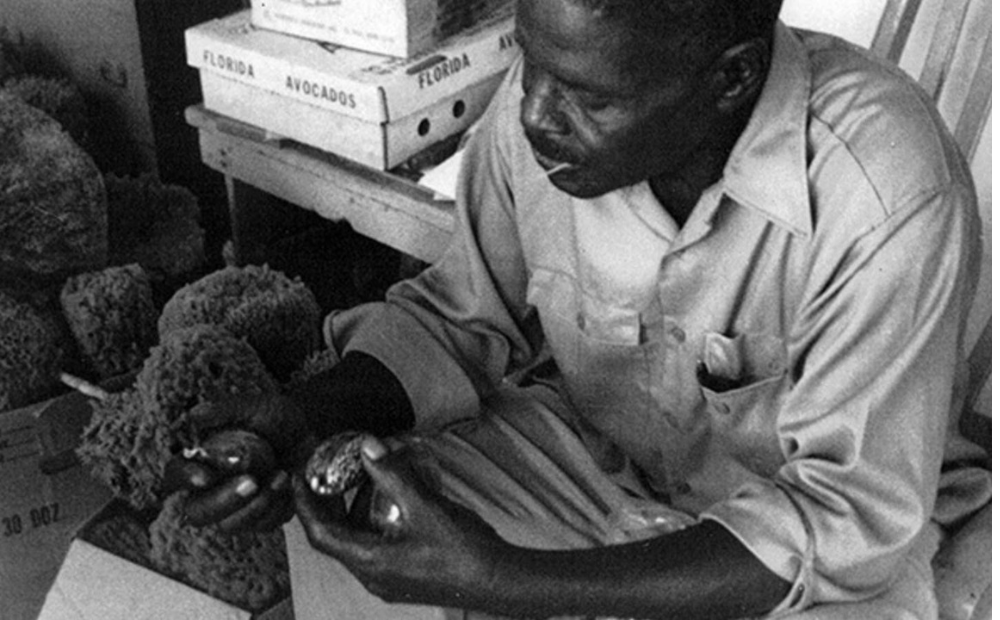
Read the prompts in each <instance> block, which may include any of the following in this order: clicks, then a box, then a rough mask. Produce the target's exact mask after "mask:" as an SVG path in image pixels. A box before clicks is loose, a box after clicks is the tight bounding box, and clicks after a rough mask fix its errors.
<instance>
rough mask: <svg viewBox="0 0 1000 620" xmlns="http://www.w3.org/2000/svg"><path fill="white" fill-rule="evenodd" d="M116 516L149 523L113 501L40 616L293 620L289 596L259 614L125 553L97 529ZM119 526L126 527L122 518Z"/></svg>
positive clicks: (88, 531)
mask: <svg viewBox="0 0 1000 620" xmlns="http://www.w3.org/2000/svg"><path fill="white" fill-rule="evenodd" d="M112 518H118V519H127V520H129V522H130V523H135V524H136V526H137V527H145V526H146V525H148V522H149V518H148V517H143V516H141V515H138V514H137V513H136V512H135V511H133V510H131V509H130V508H129V507H128V506H127V505H125V504H124V503H122V502H121V501H120V500H112V501H111V502H108V503H107V504H106V505H105V507H104V509H103V510H101V511H100V512H99V513H97V514H96V515H95V516H94V517H93V518H92V519H91V520H90V521H88V522H87V523H86V524H85V525H84V526H83V527H82V528H81V529H80V531H79V533H78V535H77V537H76V538H75V539H74V540H73V542H72V544H71V545H70V547H69V552H68V553H67V554H66V559H65V561H64V562H63V564H62V567H61V568H60V570H59V574H58V576H57V577H56V579H55V582H54V583H53V584H52V587H51V589H50V590H49V592H48V595H47V596H46V598H45V605H44V607H43V608H42V611H41V614H40V615H39V616H38V620H68V619H73V620H76V619H79V620H98V619H99V620H137V619H148V620H173V619H177V620H182V619H183V620H189V619H192V618H198V619H200V618H211V619H213V620H293V619H294V617H295V616H294V613H293V611H292V603H291V600H290V599H287V598H286V599H284V600H282V601H280V602H278V603H276V604H275V605H274V606H272V607H270V608H269V609H267V610H265V611H263V612H258V613H256V614H255V613H252V612H250V611H248V610H245V609H241V608H239V607H237V606H235V605H231V604H229V603H226V602H224V601H220V600H218V599H216V598H213V597H212V596H210V595H208V594H206V593H204V592H202V591H200V590H198V589H196V588H193V587H191V586H189V585H186V584H184V583H182V582H180V581H178V580H175V579H173V578H171V577H168V576H166V575H163V574H161V573H159V572H157V571H155V570H153V569H151V568H150V567H148V566H145V565H143V564H141V563H139V562H138V561H137V560H136V561H133V560H130V559H128V558H126V557H122V556H121V555H119V553H120V550H113V549H111V548H109V546H108V545H107V544H106V542H103V541H102V540H101V538H100V537H99V536H98V535H96V534H95V528H97V527H98V526H99V525H100V524H101V523H103V522H105V521H107V520H109V519H112ZM115 527H116V528H119V529H124V528H123V527H122V521H118V522H116V524H115Z"/></svg>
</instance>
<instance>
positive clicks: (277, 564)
mask: <svg viewBox="0 0 1000 620" xmlns="http://www.w3.org/2000/svg"><path fill="white" fill-rule="evenodd" d="M183 501H184V495H183V493H177V494H175V495H173V496H171V497H170V498H169V499H167V501H166V502H165V504H164V506H163V510H162V511H161V512H160V516H159V517H157V519H156V520H155V521H153V523H152V525H150V528H149V533H150V542H151V545H152V550H151V552H150V559H151V560H152V562H153V565H154V566H155V567H156V568H158V569H159V570H162V571H165V572H168V573H173V574H175V575H180V576H182V577H183V578H184V579H185V580H187V581H188V582H189V583H191V584H192V585H194V586H196V587H199V588H201V589H202V590H204V591H206V592H208V593H209V594H211V595H212V596H214V597H216V598H219V599H222V600H224V601H227V602H229V603H232V604H235V605H240V606H241V607H245V608H247V609H250V610H251V611H259V610H262V609H266V608H267V607H268V606H269V605H271V604H273V603H275V602H277V601H278V600H279V599H280V598H281V597H282V596H285V595H287V593H288V588H289V576H288V558H287V555H286V552H285V540H284V535H283V534H282V531H281V530H280V529H275V530H272V531H270V532H264V533H259V532H247V533H241V534H237V535H229V534H225V533H223V532H221V531H219V529H218V528H217V527H215V526H208V527H201V528H198V527H194V526H190V525H184V524H183V523H182V507H183Z"/></svg>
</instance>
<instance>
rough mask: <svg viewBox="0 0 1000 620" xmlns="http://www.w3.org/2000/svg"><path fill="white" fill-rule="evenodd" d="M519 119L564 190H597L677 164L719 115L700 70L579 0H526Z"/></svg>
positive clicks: (670, 170) (520, 30) (582, 193)
mask: <svg viewBox="0 0 1000 620" xmlns="http://www.w3.org/2000/svg"><path fill="white" fill-rule="evenodd" d="M516 36H517V38H518V41H519V43H520V45H521V47H522V49H523V51H524V76H523V80H522V87H523V89H524V99H523V100H522V102H521V124H522V126H523V127H524V131H525V135H526V136H527V138H528V141H529V142H530V143H531V146H532V150H533V151H534V154H535V158H536V159H537V160H538V163H539V164H540V165H541V166H542V167H543V168H545V169H546V170H552V169H553V168H556V167H557V166H559V165H560V164H563V163H567V164H569V166H568V167H564V168H563V169H561V170H559V171H555V172H553V173H552V174H551V175H550V177H549V178H550V180H551V181H552V183H553V184H555V185H556V186H557V187H558V188H560V189H561V190H563V191H565V192H567V193H569V194H571V195H573V196H577V197H580V198H592V197H595V196H599V195H601V194H604V193H607V192H609V191H612V190H614V189H617V188H620V187H624V186H627V185H632V184H635V183H638V182H640V181H643V180H646V179H649V178H652V177H656V176H660V175H666V176H670V175H672V174H676V173H677V172H678V171H679V170H680V169H681V168H682V167H683V166H684V164H685V163H687V161H689V159H690V155H691V154H692V152H693V151H694V150H695V149H696V148H697V146H698V144H699V142H700V141H701V138H702V136H704V135H705V133H706V131H708V128H709V126H710V125H711V120H710V119H711V118H712V117H713V114H712V112H713V109H714V106H713V102H712V101H711V100H710V98H709V97H708V96H707V95H706V94H705V93H706V91H707V89H706V88H704V86H703V83H702V82H703V77H702V72H700V71H694V70H689V69H685V68H682V67H680V66H677V67H673V66H671V64H670V62H669V57H667V56H666V54H665V52H664V50H667V49H670V46H669V45H656V46H655V47H654V46H653V45H652V44H649V43H646V44H643V43H640V42H637V40H636V38H635V37H630V36H628V33H627V32H626V31H625V30H624V29H623V27H622V26H620V25H617V24H614V23H610V22H608V21H607V20H603V19H601V18H600V17H598V16H595V15H594V14H593V13H592V12H591V11H590V10H588V9H585V8H582V7H580V6H578V5H577V4H575V3H574V1H573V0H520V1H519V2H518V10H517V30H516Z"/></svg>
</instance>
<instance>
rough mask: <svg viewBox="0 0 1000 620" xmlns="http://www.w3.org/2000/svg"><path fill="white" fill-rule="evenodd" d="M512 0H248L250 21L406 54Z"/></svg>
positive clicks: (311, 36) (437, 41)
mask: <svg viewBox="0 0 1000 620" xmlns="http://www.w3.org/2000/svg"><path fill="white" fill-rule="evenodd" d="M511 4H512V1H511V0H383V1H381V2H372V0H252V2H251V10H252V14H251V18H252V20H253V24H254V25H255V26H259V27H261V28H267V29H270V30H275V31H277V32H284V33H287V34H292V35H297V36H301V37H306V38H309V39H315V40H317V41H324V42H327V43H335V44H337V45H344V46H347V47H353V48H355V49H359V50H362V51H366V52H374V53H376V54H386V55H389V56H398V57H400V58H411V57H413V56H415V55H417V54H419V53H421V52H425V51H427V50H429V49H431V48H433V47H435V46H436V45H438V44H440V43H441V42H443V41H444V40H446V39H448V38H449V37H451V36H453V35H455V34H458V33H459V32H461V31H463V30H465V29H467V28H470V27H471V26H473V25H475V24H476V23H477V22H479V21H480V20H481V19H482V18H483V17H484V16H486V15H489V14H490V13H493V12H494V11H496V10H497V9H498V8H500V7H504V6H510V5H511Z"/></svg>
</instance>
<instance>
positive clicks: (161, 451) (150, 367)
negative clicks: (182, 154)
mask: <svg viewBox="0 0 1000 620" xmlns="http://www.w3.org/2000/svg"><path fill="white" fill-rule="evenodd" d="M157 324H158V338H159V342H158V344H157V345H156V346H154V347H152V348H151V349H150V351H149V355H148V356H147V357H146V359H145V360H144V362H143V364H142V368H141V370H139V372H138V374H137V376H136V378H135V381H134V383H133V384H132V386H131V387H129V388H128V389H126V390H125V391H123V392H120V393H116V394H113V395H110V396H109V397H108V398H107V399H105V400H103V401H98V402H95V405H94V412H93V416H92V419H91V422H90V425H89V426H88V427H87V428H86V429H85V431H84V434H83V439H82V442H81V445H80V447H79V448H78V454H79V456H80V458H81V460H82V461H83V463H84V464H85V465H86V466H87V467H88V468H89V469H90V471H91V472H92V474H93V475H94V476H96V477H97V478H98V479H100V480H101V481H103V482H104V483H105V484H107V486H108V487H110V488H111V489H112V491H113V492H114V493H115V494H116V495H117V496H118V497H120V498H122V499H124V500H126V501H128V502H129V503H130V504H132V505H133V506H134V507H136V508H137V509H145V510H149V509H153V510H155V511H158V515H159V516H158V517H157V518H156V519H155V521H154V522H153V523H152V524H151V525H150V529H149V532H150V543H149V551H148V561H149V563H150V564H151V565H152V566H154V567H155V568H157V569H158V570H162V571H164V572H167V573H170V574H179V575H181V576H182V577H184V578H185V579H187V580H189V581H190V582H191V583H193V584H194V585H197V586H198V587H201V588H202V589H204V590H205V591H207V592H208V593H210V594H212V595H213V596H216V597H218V598H221V599H223V600H227V601H229V602H232V603H234V604H238V605H241V606H244V607H247V608H250V609H259V608H260V607H261V606H264V605H266V604H268V603H273V602H274V600H273V597H274V595H275V594H276V593H279V592H287V587H288V574H287V561H286V560H285V556H284V546H283V539H282V537H281V532H280V530H276V531H274V532H269V533H264V534H259V533H249V534H240V535H237V536H230V535H226V534H223V533H222V532H220V531H218V530H217V529H215V528H212V527H207V528H195V527H192V526H189V525H186V524H183V523H182V522H181V519H180V510H179V508H178V504H179V503H180V502H181V501H182V497H180V496H178V495H177V494H175V495H173V496H166V495H165V493H164V491H163V488H162V482H163V477H164V473H165V470H166V466H167V462H168V461H169V460H170V459H171V458H172V457H174V456H176V455H177V454H180V453H182V452H183V450H184V449H185V448H192V447H194V446H197V445H199V444H200V443H201V442H203V441H204V440H205V439H207V438H206V437H200V436H199V429H198V428H196V427H195V426H194V425H193V424H192V423H191V418H190V414H191V412H192V410H193V409H194V408H195V407H197V406H198V405H199V404H202V403H206V402H212V401H216V400H218V399H222V398H226V397H230V396H233V395H255V394H268V393H276V392H278V391H281V390H283V389H286V387H285V386H286V385H288V384H289V383H290V382H293V381H295V377H298V376H299V373H300V372H301V369H303V368H307V369H312V368H315V369H316V371H319V370H321V368H317V360H318V359H329V360H331V362H330V363H333V361H334V359H333V358H332V357H331V356H330V355H329V351H328V350H324V349H323V347H322V337H321V333H320V326H321V316H320V308H319V305H318V304H317V303H316V301H315V298H314V296H313V294H312V293H311V292H310V291H309V289H308V288H307V287H306V286H305V285H304V284H303V283H302V282H300V281H298V280H295V279H291V278H289V277H287V276H285V275H284V274H283V273H281V272H278V271H275V270H272V269H269V268H268V267H267V266H247V267H226V268H225V269H222V270H220V271H217V272H214V273H211V274H209V275H207V276H205V277H203V278H201V279H200V280H197V281H195V282H193V283H191V284H189V285H187V286H185V287H182V288H181V289H179V290H178V291H177V292H176V293H175V294H174V296H173V297H172V298H171V299H170V300H168V301H167V303H166V304H165V305H164V307H163V310H162V312H161V314H160V316H159V317H158V321H157ZM237 425H238V421H237ZM133 553H134V551H133Z"/></svg>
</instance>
